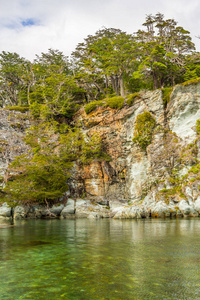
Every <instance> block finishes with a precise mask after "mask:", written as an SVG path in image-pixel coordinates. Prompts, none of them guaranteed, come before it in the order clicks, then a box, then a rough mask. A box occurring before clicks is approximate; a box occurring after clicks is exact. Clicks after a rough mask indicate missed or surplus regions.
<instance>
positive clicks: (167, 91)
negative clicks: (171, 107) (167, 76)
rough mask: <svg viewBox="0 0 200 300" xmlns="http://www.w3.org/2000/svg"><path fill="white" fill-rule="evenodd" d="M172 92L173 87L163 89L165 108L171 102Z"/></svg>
mask: <svg viewBox="0 0 200 300" xmlns="http://www.w3.org/2000/svg"><path fill="white" fill-rule="evenodd" d="M172 90H173V88H172V87H166V88H162V96H163V105H164V107H165V108H166V107H167V104H168V103H169V101H170V97H171V93H172Z"/></svg>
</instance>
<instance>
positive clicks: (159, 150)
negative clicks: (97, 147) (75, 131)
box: [74, 84, 200, 216]
mask: <svg viewBox="0 0 200 300" xmlns="http://www.w3.org/2000/svg"><path fill="white" fill-rule="evenodd" d="M199 105H200V84H196V85H188V86H181V85H179V86H176V87H175V88H174V89H173V91H172V94H171V100H170V102H169V104H168V106H167V107H166V108H164V106H163V99H162V91H161V90H156V91H153V92H146V93H143V94H142V95H141V98H140V99H136V100H135V101H134V103H133V106H131V107H129V106H125V107H124V108H123V109H121V110H113V109H110V108H102V107H99V108H98V109H96V110H95V111H94V112H92V113H90V114H89V115H86V113H85V112H84V110H82V111H80V112H79V114H78V115H77V116H76V118H77V119H76V120H77V121H79V122H80V123H81V124H82V128H83V130H84V133H85V135H86V136H91V135H93V134H94V133H95V132H98V133H99V135H100V136H101V138H102V140H103V145H104V148H105V151H106V152H107V153H108V154H109V155H110V157H111V161H110V162H98V161H95V162H93V163H92V164H91V165H90V166H87V167H85V168H84V169H83V170H81V174H80V171H79V175H78V177H79V183H78V185H76V184H75V186H74V187H75V189H76V186H77V188H79V189H80V188H81V184H82V189H83V190H85V192H86V197H90V198H91V197H93V198H95V199H97V200H98V201H99V202H101V201H104V202H105V201H108V202H109V205H110V207H112V206H116V203H117V202H118V203H119V202H120V203H121V204H123V203H124V204H129V205H130V204H132V208H131V209H132V210H133V208H134V207H135V209H136V206H137V205H138V207H139V212H138V214H140V215H141V214H143V212H145V214H152V215H155V216H156V215H158V214H160V211H162V214H169V213H174V214H177V213H179V212H180V207H179V206H181V205H182V206H185V207H187V208H188V209H187V212H186V211H185V212H186V213H188V214H191V215H195V214H196V213H197V212H195V211H198V208H197V202H198V199H200V196H199V195H200V191H199V184H200V181H199V179H200V178H198V176H197V173H198V172H197V173H196V175H195V173H193V172H191V171H190V169H191V167H192V166H195V165H197V166H198V158H199V156H200V155H199V150H200V143H199V140H198V136H197V133H196V121H197V120H198V119H199V118H200V106H199ZM145 111H148V112H150V113H151V115H152V116H153V117H154V118H155V120H156V124H157V125H156V127H155V129H154V131H153V137H152V142H151V144H150V145H149V146H148V147H147V149H146V151H144V150H142V149H141V148H140V147H139V145H137V144H136V143H133V141H132V139H133V136H134V130H135V122H136V118H137V116H138V115H140V114H142V113H143V112H145ZM183 175H185V178H184V179H182V177H183ZM195 205H196V206H195ZM156 206H158V209H157V208H156ZM160 206H161V207H162V209H161V208H160ZM195 207H196V209H195ZM125 210H128V211H129V210H130V207H129V208H126V209H125V208H124V209H123V212H124V211H125ZM194 210H195V211H194ZM181 211H182V212H183V209H181Z"/></svg>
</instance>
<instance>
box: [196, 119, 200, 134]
mask: <svg viewBox="0 0 200 300" xmlns="http://www.w3.org/2000/svg"><path fill="white" fill-rule="evenodd" d="M196 131H197V134H198V135H200V119H198V120H197V121H196Z"/></svg>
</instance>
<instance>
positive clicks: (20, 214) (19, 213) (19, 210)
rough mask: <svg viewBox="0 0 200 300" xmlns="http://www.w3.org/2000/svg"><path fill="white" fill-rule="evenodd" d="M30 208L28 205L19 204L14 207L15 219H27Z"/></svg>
mask: <svg viewBox="0 0 200 300" xmlns="http://www.w3.org/2000/svg"><path fill="white" fill-rule="evenodd" d="M28 212H29V208H28V207H26V206H22V205H18V206H16V207H15V208H14V213H13V218H14V219H25V218H27V216H28Z"/></svg>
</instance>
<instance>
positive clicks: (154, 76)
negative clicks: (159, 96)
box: [153, 71, 158, 90]
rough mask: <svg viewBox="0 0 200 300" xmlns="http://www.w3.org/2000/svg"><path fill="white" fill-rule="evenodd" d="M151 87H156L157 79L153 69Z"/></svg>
mask: <svg viewBox="0 0 200 300" xmlns="http://www.w3.org/2000/svg"><path fill="white" fill-rule="evenodd" d="M153 88H154V90H156V89H157V88H158V80H157V77H156V72H155V71H153Z"/></svg>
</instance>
